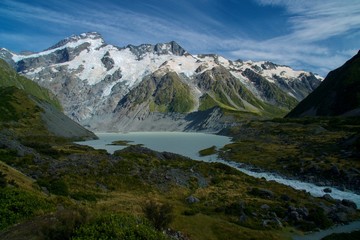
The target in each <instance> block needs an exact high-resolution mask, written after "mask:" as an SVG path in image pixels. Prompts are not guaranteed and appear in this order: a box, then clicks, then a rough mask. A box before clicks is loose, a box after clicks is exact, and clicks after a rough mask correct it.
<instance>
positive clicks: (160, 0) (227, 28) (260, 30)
mask: <svg viewBox="0 0 360 240" xmlns="http://www.w3.org/2000/svg"><path fill="white" fill-rule="evenodd" d="M0 26H1V27H0V47H5V48H7V49H9V50H12V51H15V52H19V51H21V50H30V51H41V50H44V49H46V48H48V47H50V46H52V45H54V44H55V43H57V42H58V41H60V40H61V39H63V38H65V37H68V36H71V35H73V34H75V35H76V34H80V33H83V32H89V31H96V32H99V33H100V34H102V36H103V37H104V39H105V41H106V42H107V43H110V44H113V45H117V46H120V47H122V46H126V45H128V44H134V45H138V44H142V43H159V42H168V41H171V40H175V41H176V42H178V43H179V44H180V45H181V46H183V47H184V48H185V49H186V50H187V51H188V52H190V53H192V54H198V53H216V54H220V55H222V56H224V57H226V58H229V59H232V60H235V59H242V60H269V61H273V62H275V63H278V64H284V65H288V66H291V67H293V68H295V69H304V70H308V71H312V72H315V73H319V74H321V75H323V76H325V75H326V74H327V73H328V71H329V70H332V69H334V68H336V67H338V66H340V65H342V64H343V63H344V62H345V61H346V60H347V59H349V58H350V57H352V56H353V55H355V54H356V53H357V51H358V50H359V45H360V40H359V39H360V0H311V1H310V0H143V1H141V0H101V1H99V0H97V1H90V0H87V1H85V0H30V1H29V0H1V1H0Z"/></svg>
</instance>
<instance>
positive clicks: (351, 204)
mask: <svg viewBox="0 0 360 240" xmlns="http://www.w3.org/2000/svg"><path fill="white" fill-rule="evenodd" d="M341 204H342V205H344V206H346V207H350V208H353V209H357V206H356V203H355V202H353V201H351V200H348V199H343V200H342V201H341Z"/></svg>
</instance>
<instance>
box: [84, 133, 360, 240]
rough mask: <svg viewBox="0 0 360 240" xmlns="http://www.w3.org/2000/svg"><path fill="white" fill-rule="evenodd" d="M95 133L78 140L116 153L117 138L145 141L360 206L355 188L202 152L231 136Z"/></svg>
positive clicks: (357, 226) (358, 225)
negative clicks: (286, 175) (344, 188)
mask: <svg viewBox="0 0 360 240" xmlns="http://www.w3.org/2000/svg"><path fill="white" fill-rule="evenodd" d="M96 135H97V136H98V137H99V139H98V140H89V141H84V142H77V144H82V145H88V146H91V147H94V148H96V149H106V150H107V151H108V152H109V153H113V152H114V151H115V150H119V149H123V148H125V147H126V146H114V145H109V144H111V143H112V142H113V141H116V140H127V141H131V144H142V145H144V147H147V148H150V149H152V150H155V151H159V152H163V151H167V152H173V153H177V154H180V155H183V156H186V157H189V158H192V159H194V160H200V161H205V162H220V163H223V164H225V165H228V166H230V167H233V168H235V169H237V170H239V171H241V172H243V173H245V174H247V175H249V176H252V177H255V178H265V179H266V180H267V181H275V182H278V183H281V184H284V185H287V186H290V187H292V188H294V189H297V190H305V191H306V192H309V193H310V194H311V195H312V196H314V197H321V196H323V195H324V194H325V192H324V189H325V188H330V189H331V193H328V194H329V195H330V196H331V197H332V198H334V199H339V200H342V199H349V200H351V201H353V202H355V203H356V205H357V207H358V208H360V195H358V194H355V193H352V192H348V191H341V190H339V189H336V188H333V187H330V186H317V185H315V184H312V183H307V182H302V181H299V180H293V179H286V178H283V177H281V176H279V175H276V174H273V173H267V172H255V171H251V170H249V169H247V168H246V167H244V164H241V163H237V162H232V161H225V160H222V159H218V158H217V157H215V156H214V155H212V156H205V157H200V156H199V154H198V152H199V150H202V149H204V148H208V147H211V146H216V147H217V148H221V147H223V146H224V145H226V144H228V143H230V142H231V139H230V138H229V137H225V136H219V135H213V134H205V133H193V132H192V133H184V132H132V133H96ZM355 230H360V221H356V222H352V223H350V224H349V225H343V226H337V227H335V228H330V229H327V230H324V231H319V232H315V233H311V234H309V235H305V236H295V237H294V238H293V239H295V240H305V239H309V240H311V239H321V238H322V237H324V236H327V235H329V234H331V233H337V232H349V231H355Z"/></svg>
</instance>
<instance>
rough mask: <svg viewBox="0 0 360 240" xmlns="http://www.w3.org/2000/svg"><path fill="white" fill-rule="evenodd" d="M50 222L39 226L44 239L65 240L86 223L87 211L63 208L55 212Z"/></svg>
mask: <svg viewBox="0 0 360 240" xmlns="http://www.w3.org/2000/svg"><path fill="white" fill-rule="evenodd" d="M52 218H53V219H54V221H53V222H51V223H48V222H47V223H46V224H44V225H43V226H42V228H41V233H42V235H43V236H44V237H45V239H51V240H65V239H71V237H72V236H73V235H74V234H75V230H76V229H78V228H80V227H81V226H82V225H85V224H87V223H88V213H87V212H86V211H85V210H83V209H64V210H60V211H58V212H56V213H55V214H54V216H53V217H52Z"/></svg>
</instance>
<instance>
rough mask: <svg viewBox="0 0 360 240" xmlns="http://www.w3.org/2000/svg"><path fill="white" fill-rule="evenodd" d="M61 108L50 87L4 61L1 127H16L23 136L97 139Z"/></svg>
mask: <svg viewBox="0 0 360 240" xmlns="http://www.w3.org/2000/svg"><path fill="white" fill-rule="evenodd" d="M60 109H61V105H60V104H59V102H58V100H57V99H56V97H54V96H53V95H52V94H51V93H50V92H49V91H48V90H47V89H44V88H42V87H40V86H38V85H37V84H36V83H34V82H32V81H31V80H29V79H26V78H25V77H22V76H19V75H18V74H17V73H16V72H14V71H13V70H12V69H11V68H10V67H9V66H8V65H7V64H6V63H5V62H4V61H2V60H0V130H1V129H7V130H12V131H14V132H15V133H16V134H17V135H19V136H28V135H33V136H35V135H37V136H49V135H54V136H58V137H65V138H71V139H73V138H74V139H87V138H96V136H95V135H94V134H93V133H91V132H90V131H88V130H86V129H85V128H83V127H82V126H80V125H79V124H78V123H75V122H74V121H72V120H71V119H70V118H68V117H67V116H65V115H64V114H63V113H62V112H61V111H60Z"/></svg>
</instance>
